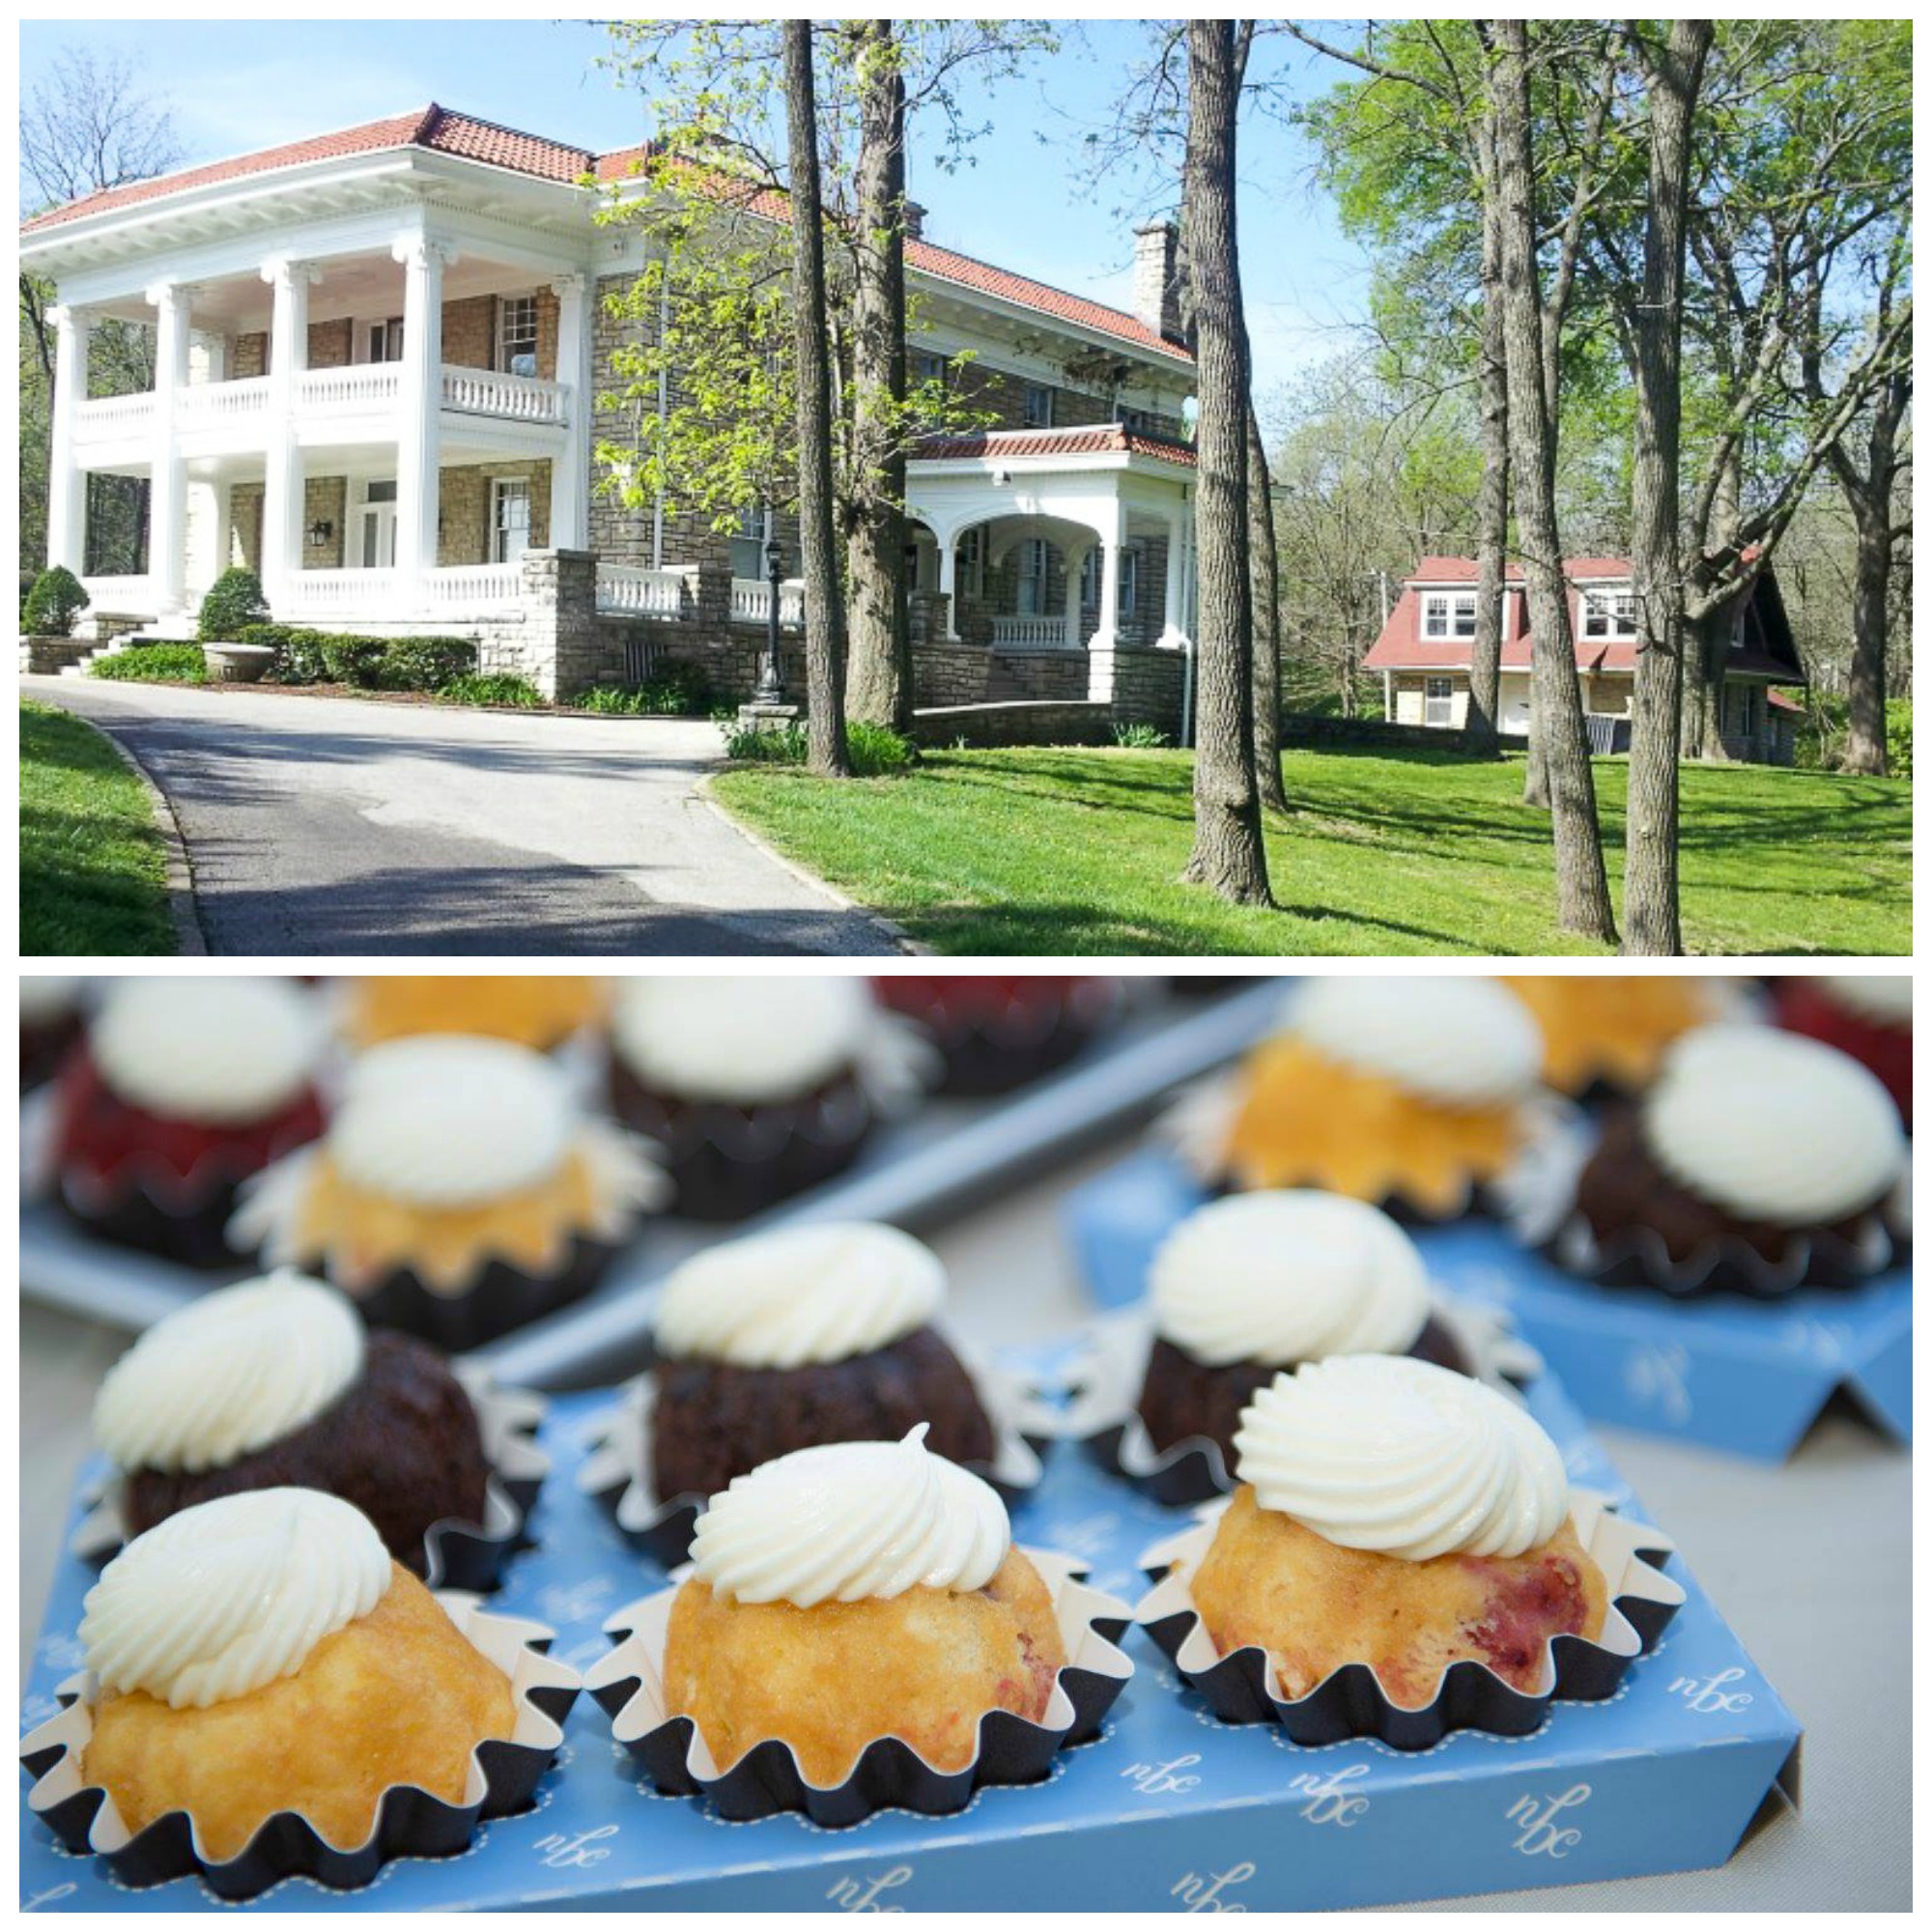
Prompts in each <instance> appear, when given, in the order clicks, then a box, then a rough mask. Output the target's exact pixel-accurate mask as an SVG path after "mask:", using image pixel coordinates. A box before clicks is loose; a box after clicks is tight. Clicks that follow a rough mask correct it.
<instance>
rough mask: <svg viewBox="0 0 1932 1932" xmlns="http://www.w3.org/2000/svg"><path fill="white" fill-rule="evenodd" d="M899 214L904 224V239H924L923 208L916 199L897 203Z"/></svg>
mask: <svg viewBox="0 0 1932 1932" xmlns="http://www.w3.org/2000/svg"><path fill="white" fill-rule="evenodd" d="M899 216H900V219H901V220H902V221H903V222H904V224H905V239H906V240H907V241H924V240H925V210H924V209H923V208H922V207H921V206H920V205H919V203H918V202H916V201H904V202H901V203H900V204H899Z"/></svg>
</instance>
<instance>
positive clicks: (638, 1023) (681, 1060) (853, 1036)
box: [611, 974, 877, 1106]
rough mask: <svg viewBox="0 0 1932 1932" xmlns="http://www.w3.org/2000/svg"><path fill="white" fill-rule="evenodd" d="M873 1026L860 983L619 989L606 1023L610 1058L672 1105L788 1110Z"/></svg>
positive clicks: (635, 983)
mask: <svg viewBox="0 0 1932 1932" xmlns="http://www.w3.org/2000/svg"><path fill="white" fill-rule="evenodd" d="M876 1017H877V1009H876V1008H875V1007H874V1005H873V1003H872V996H871V991H870V989H869V988H868V987H867V983H866V981H865V980H857V979H837V978H833V977H830V976H828V975H825V974H809V975H805V976H803V977H800V976H796V975H793V976H788V977H786V978H784V979H749V978H745V979H740V978H734V977H731V976H728V975H727V976H725V977H713V978H707V979H702V980H696V979H682V978H675V977H672V978H653V979H636V980H624V981H622V982H621V984H620V986H619V988H618V993H617V1004H616V1009H615V1010H614V1012H613V1013H612V1015H611V1039H612V1041H613V1043H614V1045H615V1047H616V1050H617V1057H618V1058H619V1059H620V1060H621V1061H622V1062H623V1063H624V1065H626V1066H627V1067H629V1068H630V1070H631V1072H632V1073H633V1074H635V1075H636V1076H637V1078H638V1080H639V1082H640V1083H641V1084H642V1085H644V1086H645V1087H648V1088H651V1089H653V1090H654V1091H656V1092H658V1093H661V1094H667V1095H668V1096H670V1097H673V1098H676V1099H680V1100H722V1101H725V1102H728V1103H732V1104H736V1105H741V1106H752V1105H755V1104H757V1103H758V1102H761V1101H768V1100H791V1099H796V1098H797V1097H798V1096H799V1095H800V1094H809V1093H810V1092H811V1091H812V1089H813V1088H815V1087H820V1086H823V1085H824V1084H825V1083H826V1082H827V1081H829V1080H831V1079H834V1078H835V1077H836V1076H838V1074H841V1073H843V1072H845V1071H847V1070H848V1069H849V1068H850V1067H851V1066H852V1065H853V1064H854V1062H855V1061H857V1059H858V1058H859V1054H860V1051H861V1049H862V1048H863V1047H864V1046H865V1044H866V1040H867V1036H868V1035H869V1034H870V1032H871V1030H872V1026H873V1024H874V1021H875V1019H876Z"/></svg>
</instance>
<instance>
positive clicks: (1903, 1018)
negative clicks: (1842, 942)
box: [1819, 973, 1912, 1030]
mask: <svg viewBox="0 0 1932 1932" xmlns="http://www.w3.org/2000/svg"><path fill="white" fill-rule="evenodd" d="M1819 979H1820V980H1821V982H1822V983H1823V985H1824V987H1825V989H1826V991H1828V992H1829V993H1830V994H1831V996H1832V998H1833V1000H1834V1001H1835V1002H1836V1003H1837V1004H1838V1005H1839V1006H1841V1007H1843V1008H1844V1009H1845V1010H1846V1011H1847V1012H1848V1013H1856V1014H1857V1015H1858V1017H1859V1018H1860V1019H1861V1020H1869V1021H1870V1022H1871V1023H1872V1024H1873V1025H1874V1026H1889V1027H1903V1028H1906V1029H1908V1030H1909V1029H1910V1027H1911V1025H1912V975H1911V974H1910V973H1823V974H1820V975H1819Z"/></svg>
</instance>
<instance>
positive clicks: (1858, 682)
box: [1843, 504, 1891, 779]
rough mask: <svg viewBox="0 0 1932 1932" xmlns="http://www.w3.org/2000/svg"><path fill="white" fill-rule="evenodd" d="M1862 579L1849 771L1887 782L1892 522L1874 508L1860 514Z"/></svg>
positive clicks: (1855, 606)
mask: <svg viewBox="0 0 1932 1932" xmlns="http://www.w3.org/2000/svg"><path fill="white" fill-rule="evenodd" d="M1858 527H1859V552H1858V565H1857V574H1856V575H1855V576H1854V578H1853V580H1852V662H1851V668H1850V673H1849V679H1848V682H1847V685H1846V696H1847V698H1848V700H1849V704H1850V715H1849V717H1848V719H1847V728H1846V732H1845V755H1844V760H1843V769H1844V770H1846V771H1848V772H1856V773H1858V774H1859V775H1860V776H1861V777H1863V778H1874V779H1882V778H1884V777H1885V631H1886V600H1887V594H1888V592H1889V590H1890V588H1891V519H1890V517H1889V515H1888V514H1886V513H1885V512H1884V511H1880V512H1878V513H1877V514H1874V512H1873V508H1872V506H1871V505H1869V504H1867V505H1865V506H1863V508H1862V509H1861V510H1860V511H1859V513H1858Z"/></svg>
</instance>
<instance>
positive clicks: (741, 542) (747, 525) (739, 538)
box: [731, 503, 771, 583]
mask: <svg viewBox="0 0 1932 1932" xmlns="http://www.w3.org/2000/svg"><path fill="white" fill-rule="evenodd" d="M770 529H771V512H770V511H769V510H767V509H766V508H765V507H764V505H763V504H761V503H760V504H753V506H752V508H751V509H749V510H747V511H746V512H745V513H744V514H743V515H742V516H741V517H740V518H739V519H738V527H737V528H736V529H735V530H734V531H733V532H732V533H731V575H732V576H733V577H744V578H754V579H756V581H757V582H760V583H762V582H764V581H765V537H766V535H767V534H768V533H769V531H770Z"/></svg>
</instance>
